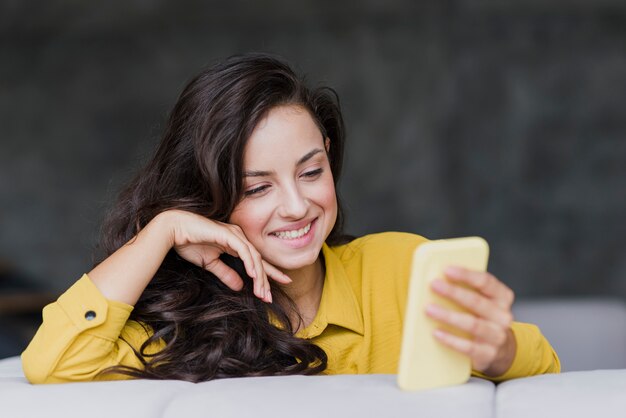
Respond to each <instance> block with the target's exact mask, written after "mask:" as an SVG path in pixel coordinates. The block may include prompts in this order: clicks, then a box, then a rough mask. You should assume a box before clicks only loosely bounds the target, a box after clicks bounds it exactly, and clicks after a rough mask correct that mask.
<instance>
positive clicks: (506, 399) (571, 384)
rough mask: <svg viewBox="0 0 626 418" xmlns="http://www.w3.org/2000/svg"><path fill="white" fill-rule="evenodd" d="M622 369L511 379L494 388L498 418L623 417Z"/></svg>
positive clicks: (625, 382)
mask: <svg viewBox="0 0 626 418" xmlns="http://www.w3.org/2000/svg"><path fill="white" fill-rule="evenodd" d="M625 395H626V370H594V371H582V372H569V373H563V374H548V375H542V376H533V377H526V378H524V379H515V380H510V381H508V382H504V383H500V384H499V385H498V390H497V395H496V416H497V417H498V418H528V417H532V418H541V417H546V418H547V417H550V418H555V417H567V418H578V417H580V418H583V417H584V418H588V417H603V418H612V417H615V418H618V417H619V418H623V417H624V416H626V396H625Z"/></svg>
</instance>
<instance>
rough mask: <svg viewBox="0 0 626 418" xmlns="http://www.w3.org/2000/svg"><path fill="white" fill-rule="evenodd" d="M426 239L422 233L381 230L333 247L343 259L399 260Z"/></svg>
mask: <svg viewBox="0 0 626 418" xmlns="http://www.w3.org/2000/svg"><path fill="white" fill-rule="evenodd" d="M426 241H428V240H427V239H426V238H424V237H423V236H421V235H416V234H411V233H407V232H380V233H376V234H368V235H364V236H362V237H359V238H356V239H354V240H353V241H351V242H349V243H347V244H343V245H338V246H335V247H331V249H332V250H333V252H334V253H335V254H337V256H338V257H339V258H340V259H341V260H343V261H348V260H350V259H353V258H363V257H365V258H371V257H374V258H376V259H379V260H384V259H396V260H398V259H399V258H403V256H406V255H410V254H412V253H413V251H414V250H415V248H417V246H418V245H420V244H422V243H424V242H426Z"/></svg>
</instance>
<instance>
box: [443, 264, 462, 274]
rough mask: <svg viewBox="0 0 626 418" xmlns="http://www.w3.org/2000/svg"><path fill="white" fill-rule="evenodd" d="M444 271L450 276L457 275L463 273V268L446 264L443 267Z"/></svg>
mask: <svg viewBox="0 0 626 418" xmlns="http://www.w3.org/2000/svg"><path fill="white" fill-rule="evenodd" d="M444 272H445V273H446V274H449V275H450V276H458V275H460V274H463V269H462V268H460V267H457V266H448V267H446V268H445V269H444Z"/></svg>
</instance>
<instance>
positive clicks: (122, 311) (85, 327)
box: [21, 274, 150, 383]
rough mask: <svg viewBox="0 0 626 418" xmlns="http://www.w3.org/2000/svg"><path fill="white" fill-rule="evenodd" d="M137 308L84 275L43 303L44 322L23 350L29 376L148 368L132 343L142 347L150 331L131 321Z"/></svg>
mask: <svg viewBox="0 0 626 418" xmlns="http://www.w3.org/2000/svg"><path fill="white" fill-rule="evenodd" d="M132 310H133V307H132V306H131V305H127V304H125V303H122V302H117V301H112V300H108V299H106V298H105V297H104V296H103V295H102V293H101V292H100V291H99V290H98V288H97V287H96V286H95V285H94V284H93V282H92V281H91V279H89V277H88V276H87V275H86V274H85V275H83V276H82V277H81V278H80V279H79V280H78V281H77V282H76V283H75V284H74V285H73V286H72V287H70V288H69V289H68V290H67V291H66V292H65V293H64V294H62V295H61V296H60V297H59V299H58V300H57V301H56V302H53V303H51V304H49V305H47V306H46V307H45V308H44V309H43V322H42V324H41V326H40V327H39V329H38V330H37V333H36V334H35V336H34V337H33V339H32V341H31V342H30V344H29V345H28V347H27V348H26V350H25V351H24V352H23V353H22V356H21V357H22V366H23V369H24V374H25V375H26V378H27V379H28V380H29V381H30V382H31V383H61V382H72V381H89V380H112V379H129V377H128V376H125V375H119V374H114V375H104V376H96V375H97V374H98V373H99V372H100V371H102V370H104V369H106V368H107V367H110V366H115V365H126V366H131V367H136V368H139V369H141V368H143V365H142V363H141V361H140V360H139V359H138V358H137V356H136V355H135V353H134V351H133V349H132V348H131V346H130V344H132V345H133V347H134V348H135V349H138V348H139V347H140V346H141V344H142V343H143V342H144V341H145V340H146V339H147V338H148V337H149V334H148V332H147V331H146V330H145V329H144V327H143V326H141V324H139V323H138V322H136V321H128V317H129V315H130V313H131V312H132ZM148 352H150V350H148Z"/></svg>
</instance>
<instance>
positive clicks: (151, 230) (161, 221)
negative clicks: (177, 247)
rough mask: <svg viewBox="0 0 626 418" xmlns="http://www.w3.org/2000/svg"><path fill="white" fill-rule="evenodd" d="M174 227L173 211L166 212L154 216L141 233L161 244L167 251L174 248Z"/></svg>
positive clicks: (174, 216)
mask: <svg viewBox="0 0 626 418" xmlns="http://www.w3.org/2000/svg"><path fill="white" fill-rule="evenodd" d="M175 225H176V214H175V211H173V210H168V211H165V212H161V213H159V214H158V215H157V216H155V217H154V218H153V219H152V220H151V221H150V222H148V225H146V227H145V228H144V230H143V231H142V232H145V235H149V236H150V237H151V238H154V239H155V240H156V241H157V242H162V243H164V245H165V247H166V248H165V250H166V251H169V250H170V249H171V248H172V247H173V246H174V237H175V236H176V234H175V228H176V227H175Z"/></svg>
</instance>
